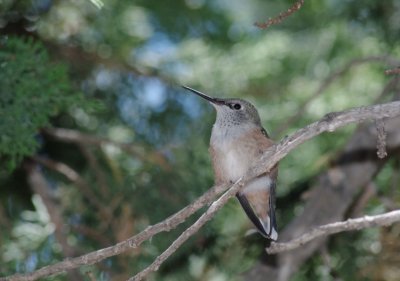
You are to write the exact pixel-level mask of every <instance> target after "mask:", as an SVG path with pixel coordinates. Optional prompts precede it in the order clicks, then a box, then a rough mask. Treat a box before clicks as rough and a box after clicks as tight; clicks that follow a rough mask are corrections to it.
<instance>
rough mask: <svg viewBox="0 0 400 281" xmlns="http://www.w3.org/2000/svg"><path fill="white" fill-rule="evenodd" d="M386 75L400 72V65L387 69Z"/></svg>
mask: <svg viewBox="0 0 400 281" xmlns="http://www.w3.org/2000/svg"><path fill="white" fill-rule="evenodd" d="M385 74H386V75H395V74H400V66H399V67H396V68H392V69H388V70H385Z"/></svg>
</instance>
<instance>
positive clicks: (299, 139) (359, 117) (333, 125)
mask: <svg viewBox="0 0 400 281" xmlns="http://www.w3.org/2000/svg"><path fill="white" fill-rule="evenodd" d="M387 106H388V107H387ZM399 106H400V102H398V101H397V102H391V103H387V104H382V105H374V106H366V107H359V108H354V109H350V110H348V111H343V112H333V113H329V114H327V115H325V117H324V118H322V119H321V120H320V121H318V122H315V123H312V124H310V125H308V126H307V127H305V128H303V129H300V130H298V131H297V132H295V133H294V134H293V135H292V136H290V137H287V138H285V139H283V140H282V141H281V142H280V143H278V144H276V145H274V146H272V147H271V149H269V150H268V151H266V152H265V153H264V154H263V156H262V157H261V159H260V160H259V161H257V163H256V165H255V166H253V167H252V168H250V170H249V171H248V172H247V173H246V175H245V176H244V177H243V178H242V179H240V180H239V181H238V182H236V183H235V184H233V185H232V186H231V187H230V189H229V190H228V191H227V192H226V193H225V194H224V195H222V196H221V197H220V198H219V199H218V200H217V201H215V202H214V203H213V204H212V205H211V206H210V207H209V209H208V210H207V212H206V213H204V214H203V215H202V216H201V217H200V218H199V219H198V220H197V221H196V222H195V223H194V224H192V225H191V226H190V227H189V228H188V229H186V230H185V231H184V232H183V233H182V234H181V235H180V236H179V237H178V238H177V239H176V240H175V241H174V242H173V243H172V244H171V246H169V247H168V248H167V249H166V250H165V251H164V252H163V253H162V254H161V255H159V256H158V257H157V258H156V260H155V261H154V262H153V263H152V264H151V265H149V266H148V267H147V268H145V269H144V270H143V271H141V272H139V273H138V274H136V275H135V276H134V277H132V278H130V279H129V281H139V280H142V279H143V278H145V277H146V276H147V275H148V274H149V273H150V272H152V271H156V270H158V268H159V267H160V265H161V264H162V263H163V262H164V261H165V260H166V259H167V258H168V257H169V256H170V255H171V254H172V253H174V252H175V251H176V250H177V249H178V248H179V247H180V245H182V244H183V243H184V242H185V241H186V240H187V239H188V238H189V237H190V236H191V235H193V234H194V233H196V232H197V231H198V230H199V229H200V228H201V226H203V225H204V224H205V223H206V222H207V221H208V220H210V219H211V218H212V216H214V214H215V213H216V212H217V211H218V210H219V209H220V208H221V207H222V205H224V204H225V203H226V202H227V201H228V200H229V198H231V197H233V196H235V194H236V193H237V192H238V191H239V190H240V187H241V186H244V185H245V184H246V183H247V182H248V181H249V180H251V179H252V178H254V177H257V176H258V175H260V174H262V173H264V172H265V169H267V170H269V169H272V168H273V167H274V166H275V165H276V163H278V161H279V160H281V159H282V158H283V157H285V156H286V155H287V154H288V153H289V152H290V151H291V150H293V149H294V148H295V147H297V146H298V145H300V144H302V143H304V142H305V141H306V140H308V139H311V138H312V137H315V136H317V135H319V134H321V133H322V132H326V131H328V132H333V131H334V130H336V129H337V128H339V127H343V126H345V125H348V124H350V123H355V122H361V121H364V120H366V119H380V118H379V116H380V115H381V114H389V115H390V116H391V117H394V116H398V115H400V108H399ZM384 108H386V110H388V112H384V111H385V109H384Z"/></svg>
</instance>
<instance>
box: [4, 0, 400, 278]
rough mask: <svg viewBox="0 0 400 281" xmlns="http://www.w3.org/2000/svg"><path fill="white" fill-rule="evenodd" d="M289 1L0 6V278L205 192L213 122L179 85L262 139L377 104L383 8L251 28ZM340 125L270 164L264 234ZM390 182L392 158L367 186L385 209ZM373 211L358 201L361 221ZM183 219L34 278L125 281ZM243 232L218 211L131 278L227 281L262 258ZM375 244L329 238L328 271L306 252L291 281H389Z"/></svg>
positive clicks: (374, 234) (379, 4) (337, 145)
mask: <svg viewBox="0 0 400 281" xmlns="http://www.w3.org/2000/svg"><path fill="white" fill-rule="evenodd" d="M292 4H293V2H292V1H277V0H269V1H261V0H251V1H240V0H230V1H228V0H214V1H207V0H185V1H148V0H147V1H112V0H69V1H60V0H58V1H57V0H31V1H14V0H5V1H0V15H1V16H0V27H1V29H0V32H1V38H0V132H1V135H0V229H1V231H0V276H6V275H9V274H13V273H16V272H29V271H33V270H35V269H38V268H40V267H42V266H45V265H48V264H51V263H54V262H56V261H59V260H62V259H63V258H64V257H66V256H77V255H80V254H84V253H87V252H90V251H93V250H95V249H99V248H102V247H106V246H109V245H112V244H113V243H116V242H117V241H122V240H123V239H126V238H128V237H130V236H131V235H133V234H135V233H138V232H139V231H141V230H143V229H144V228H145V227H146V226H148V225H149V224H155V223H157V222H159V221H161V220H163V219H164V218H166V217H167V216H169V215H171V214H173V213H174V212H176V211H178V210H179V209H181V208H182V207H184V206H185V205H186V204H188V203H189V202H191V201H193V200H194V199H195V198H196V197H198V196H199V195H201V194H202V193H203V192H205V191H206V190H207V189H208V188H209V187H210V186H212V184H213V175H212V170H211V164H210V159H209V155H208V151H207V149H208V141H209V136H210V131H211V127H212V124H213V121H214V118H215V115H214V112H213V109H212V107H211V106H209V104H207V103H206V102H205V101H204V100H201V99H200V98H198V97H196V96H193V95H191V94H189V93H188V92H187V91H185V90H183V89H182V88H181V87H180V85H188V86H190V87H193V88H196V89H198V90H200V91H203V92H205V93H208V94H210V95H212V96H218V97H240V98H244V99H248V100H250V101H251V102H253V103H254V104H255V105H256V107H257V108H258V109H259V112H260V115H261V119H262V122H263V124H264V127H265V128H266V129H267V131H268V132H269V133H270V135H271V136H272V137H273V138H274V139H276V140H278V139H279V138H281V137H283V136H285V135H286V134H289V133H290V132H293V131H294V130H295V129H298V128H301V127H302V126H304V125H306V124H308V123H310V122H313V121H315V120H317V119H319V118H321V117H322V116H324V114H326V113H328V112H331V111H338V110H344V109H346V108H349V107H353V106H362V105H368V104H372V103H375V102H376V101H378V100H379V101H382V100H390V99H391V95H390V93H388V94H386V95H385V96H382V91H383V89H384V87H385V85H386V84H387V83H388V82H389V80H390V77H388V76H386V75H385V74H384V70H386V69H389V68H391V67H393V66H394V65H396V63H397V65H398V60H400V44H399V36H400V2H399V1H396V0H386V1H373V0H367V1H356V0H346V1H343V0H324V1H317V0H310V1H306V2H305V5H304V6H303V8H302V9H301V10H300V11H298V12H297V13H295V14H293V15H292V16H291V17H289V18H288V19H286V20H285V21H284V22H282V23H281V24H279V25H276V26H272V27H270V28H269V29H267V30H260V29H258V28H257V27H255V26H254V25H253V24H254V22H256V21H260V22H262V21H265V20H267V19H268V18H269V17H273V16H275V15H277V14H279V12H281V11H285V10H286V9H287V8H288V7H289V6H290V5H292ZM396 58H397V59H396ZM335 73H336V74H335ZM332 77H333V78H332ZM321 87H322V88H321ZM320 88H321V89H320ZM51 128H53V129H51ZM354 128H355V126H350V127H347V128H345V129H342V130H340V131H337V132H335V133H334V134H329V135H327V134H326V135H323V136H320V137H318V138H315V139H313V140H311V141H309V142H308V143H306V144H304V145H302V146H301V147H300V148H298V149H297V150H296V151H294V152H293V153H291V154H290V155H289V156H288V157H286V158H285V159H284V160H283V161H282V162H281V164H280V175H279V183H278V189H277V195H278V207H277V213H278V228H279V229H282V228H283V227H284V226H285V224H287V223H288V222H289V221H290V220H291V219H292V218H293V217H294V216H296V214H298V213H299V212H300V211H301V208H302V204H303V202H304V201H303V199H302V197H300V196H296V195H294V194H300V193H301V192H305V191H306V190H307V187H309V184H310V182H312V181H313V178H314V177H315V175H317V174H318V173H319V172H321V171H323V170H324V169H325V168H326V167H327V166H328V164H329V160H330V159H332V157H334V155H335V153H337V152H338V151H340V149H341V148H342V146H343V145H344V144H345V143H346V141H347V139H348V137H349V136H350V135H351V134H352V132H353V130H354ZM61 129H68V131H61ZM62 133H64V135H60V134H62ZM113 142H116V143H123V144H129V145H115V144H112V143H113ZM398 173H399V160H398V158H397V159H393V160H392V161H390V163H388V164H387V165H386V166H385V169H384V170H383V171H382V172H381V174H380V175H379V176H378V177H377V178H376V184H377V185H378V186H379V187H382V189H381V190H379V194H380V196H381V197H385V196H386V197H390V198H391V199H392V200H394V202H395V203H396V204H399V202H400V196H399V192H398V190H397V189H398V186H399V178H398V176H397V177H396V174H397V175H398ZM33 175H39V176H40V177H41V178H39V180H42V184H41V185H40V186H41V187H42V189H40V188H39V187H38V185H37V181H38V178H35V177H34V176H33ZM389 185H390V186H395V187H396V188H389V187H388V186H389ZM279 205H281V206H285V208H279ZM384 210H385V207H384V205H383V203H382V200H378V199H373V200H371V201H370V202H369V203H368V204H367V206H366V209H365V212H368V213H380V212H382V211H384ZM193 221H194V219H189V220H188V221H187V222H186V223H184V224H183V226H181V227H178V228H177V229H176V230H174V231H171V232H168V233H162V234H160V235H157V236H155V237H154V238H153V239H151V241H147V242H145V243H143V244H142V246H141V247H140V248H138V249H136V250H134V251H131V252H128V253H125V254H122V255H119V256H117V257H114V258H110V259H107V260H105V261H103V262H101V263H98V264H95V265H92V266H86V267H82V268H80V269H79V272H75V273H74V275H72V274H70V275H66V274H63V275H59V276H56V277H51V278H49V280H72V279H76V280H89V278H96V280H125V279H126V278H128V277H129V276H132V275H133V274H135V273H136V272H138V271H140V270H141V269H143V268H144V267H145V266H146V265H148V264H149V263H150V262H152V261H153V260H154V258H155V257H157V256H158V255H159V254H160V253H161V252H162V251H163V250H164V249H165V248H166V247H167V246H168V245H169V244H170V243H171V242H172V241H173V239H174V238H175V237H177V235H178V234H179V233H181V232H182V230H183V229H184V228H185V227H187V226H188V225H189V223H190V222H193ZM250 227H251V225H250V223H249V221H248V220H247V218H246V217H245V215H244V212H243V211H242V210H241V208H240V206H239V205H238V203H237V202H236V201H235V200H231V201H230V202H229V203H228V204H227V205H226V206H225V207H224V208H223V209H222V210H221V211H220V212H219V213H218V215H217V216H216V217H215V218H214V219H213V220H212V221H211V222H209V223H208V224H207V225H206V226H205V227H204V228H203V229H202V230H201V232H200V233H198V234H196V235H195V236H194V237H192V238H191V239H190V240H189V241H188V242H187V243H186V244H185V245H184V246H183V247H182V248H181V249H179V250H178V251H177V252H176V253H175V254H174V255H173V256H172V257H171V258H170V259H169V260H168V261H167V262H166V263H165V264H164V265H163V266H162V267H161V268H160V270H159V271H158V272H157V273H155V274H153V275H151V277H150V278H149V280H213V281H223V280H240V279H241V277H240V274H241V273H243V272H245V271H246V270H249V269H250V268H252V266H254V264H255V263H256V262H257V260H258V259H259V258H260V256H261V255H262V252H263V248H264V247H265V241H264V239H263V238H262V237H260V236H258V235H251V236H245V233H246V231H247V230H248V229H249V228H250ZM397 231H400V230H399V229H398V228H397ZM397 233H398V232H397ZM389 238H390V237H389ZM389 238H388V239H389ZM384 239H385V237H383V235H382V234H381V233H380V232H379V230H378V229H368V230H364V231H362V232H359V233H353V234H340V235H337V236H335V240H334V242H333V243H330V244H329V252H330V255H331V258H332V263H333V265H334V267H335V271H336V273H335V276H334V275H332V273H331V272H330V271H329V268H328V267H327V265H326V263H324V260H323V258H322V256H320V255H315V257H314V258H312V259H311V260H310V261H309V262H308V263H307V264H306V265H304V266H303V267H302V269H301V271H299V272H298V273H297V274H296V276H295V277H294V278H293V280H398V278H399V277H398V276H400V273H399V271H397V273H396V268H397V267H398V265H399V262H400V260H399V259H398V255H397V256H396V255H395V254H393V253H391V252H390V250H388V249H386V250H387V251H385V248H384V247H382V243H384ZM349 244H350V246H349ZM399 244H400V243H398V247H400V245H399ZM391 255H392V256H393V257H392V256H391ZM372 262H373V264H374V266H371V263H372ZM397 270H399V269H397ZM88 272H89V273H88ZM393 272H394V273H393ZM393 274H394V275H393ZM391 276H397V277H395V278H392V277H391ZM336 278H339V279H336ZM396 278H397V279H396Z"/></svg>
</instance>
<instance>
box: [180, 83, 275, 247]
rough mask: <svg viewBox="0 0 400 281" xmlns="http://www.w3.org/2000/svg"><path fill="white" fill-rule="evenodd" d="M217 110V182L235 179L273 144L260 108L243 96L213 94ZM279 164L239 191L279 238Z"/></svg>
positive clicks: (256, 219)
mask: <svg viewBox="0 0 400 281" xmlns="http://www.w3.org/2000/svg"><path fill="white" fill-rule="evenodd" d="M184 88H186V89H188V90H190V91H192V92H193V93H195V94H197V95H199V96H201V97H202V98H204V99H206V100H208V101H209V102H210V103H211V104H212V105H213V106H214V107H215V109H216V111H217V118H216V121H215V124H214V126H213V129H212V133H211V140H210V149H209V150H210V154H211V158H212V162H213V168H214V176H215V183H216V184H223V183H233V182H235V181H237V180H238V179H239V178H241V177H242V176H244V175H245V173H246V172H247V171H248V169H249V168H250V167H251V166H252V165H254V163H255V161H257V159H259V157H260V156H261V154H262V153H263V152H264V151H265V150H266V149H267V148H268V147H270V146H271V145H272V144H273V141H272V140H271V139H270V138H269V137H268V134H267V133H266V131H265V130H264V129H263V127H262V125H261V121H260V117H259V115H258V112H257V110H256V108H255V107H254V106H253V105H252V104H251V103H249V102H248V101H245V100H242V99H220V98H212V97H209V96H207V95H205V94H203V93H201V92H199V91H196V90H194V89H191V88H189V87H184ZM277 174H278V170H277V167H275V168H274V169H272V170H271V171H270V172H267V171H266V172H265V174H263V175H261V176H259V177H258V178H256V179H253V180H252V181H251V182H249V183H248V184H247V185H246V186H245V187H243V188H242V190H241V191H240V192H239V193H238V194H237V195H236V197H237V198H238V200H239V202H240V204H241V205H242V207H243V209H244V211H245V212H246V214H247V216H248V217H249V219H250V220H251V221H252V222H253V224H254V225H255V226H256V228H257V230H258V231H259V232H260V233H261V234H262V235H263V236H264V237H266V238H269V239H271V240H276V239H277V238H278V233H277V230H276V221H275V186H276V178H277Z"/></svg>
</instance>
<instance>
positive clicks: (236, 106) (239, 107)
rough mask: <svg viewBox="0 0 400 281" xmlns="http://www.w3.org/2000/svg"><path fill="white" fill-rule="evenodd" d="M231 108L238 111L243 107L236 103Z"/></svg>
mask: <svg viewBox="0 0 400 281" xmlns="http://www.w3.org/2000/svg"><path fill="white" fill-rule="evenodd" d="M231 108H234V109H236V110H239V109H241V108H242V106H241V105H240V104H238V103H234V104H232V105H231Z"/></svg>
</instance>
